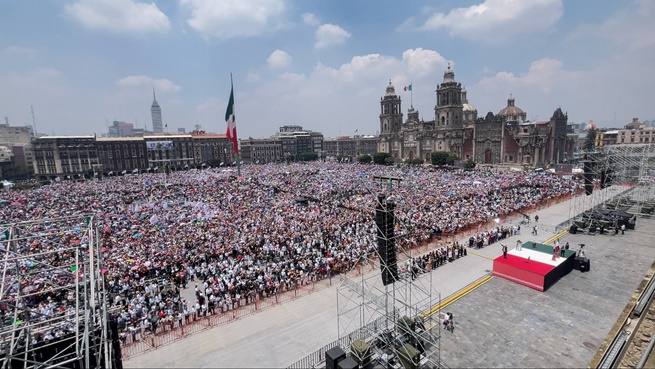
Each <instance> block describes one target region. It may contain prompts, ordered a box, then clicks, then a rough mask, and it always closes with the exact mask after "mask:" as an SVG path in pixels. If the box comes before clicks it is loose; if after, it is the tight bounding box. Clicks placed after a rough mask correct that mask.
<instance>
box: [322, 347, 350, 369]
mask: <svg viewBox="0 0 655 369" xmlns="http://www.w3.org/2000/svg"><path fill="white" fill-rule="evenodd" d="M345 358H346V353H345V352H344V351H343V350H342V349H341V347H339V346H335V347H333V348H331V349H329V350H327V351H325V369H337V365H339V362H340V361H341V360H343V359H345Z"/></svg>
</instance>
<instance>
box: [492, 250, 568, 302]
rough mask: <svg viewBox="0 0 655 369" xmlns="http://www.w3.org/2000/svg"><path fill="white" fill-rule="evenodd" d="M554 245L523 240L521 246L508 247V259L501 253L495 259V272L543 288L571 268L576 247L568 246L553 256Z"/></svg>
mask: <svg viewBox="0 0 655 369" xmlns="http://www.w3.org/2000/svg"><path fill="white" fill-rule="evenodd" d="M554 249H555V248H554V247H553V246H550V245H546V244H542V243H536V244H534V247H533V243H532V242H526V243H524V244H523V246H522V249H521V250H516V249H513V250H509V251H508V252H507V259H505V258H504V257H503V256H502V255H501V256H499V257H497V258H496V259H494V263H493V274H494V275H495V276H498V277H501V278H504V279H507V280H510V281H512V282H516V283H518V284H522V285H524V286H527V287H530V288H534V289H536V290H538V291H545V290H547V289H548V287H550V286H552V285H553V284H554V283H555V282H557V280H558V279H560V278H562V277H563V276H565V275H567V274H568V273H569V272H571V270H573V265H574V260H575V251H572V250H567V251H565V254H564V256H560V257H558V258H557V259H555V260H553V251H554Z"/></svg>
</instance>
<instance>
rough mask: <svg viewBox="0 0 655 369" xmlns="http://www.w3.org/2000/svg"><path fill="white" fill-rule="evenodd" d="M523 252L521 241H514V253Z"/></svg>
mask: <svg viewBox="0 0 655 369" xmlns="http://www.w3.org/2000/svg"><path fill="white" fill-rule="evenodd" d="M522 250H523V242H522V241H521V240H517V241H516V251H522Z"/></svg>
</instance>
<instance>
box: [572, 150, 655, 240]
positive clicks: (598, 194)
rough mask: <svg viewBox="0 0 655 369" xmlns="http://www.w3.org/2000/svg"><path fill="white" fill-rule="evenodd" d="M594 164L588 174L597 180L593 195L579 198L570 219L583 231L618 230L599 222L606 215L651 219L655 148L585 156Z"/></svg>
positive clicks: (573, 205)
mask: <svg viewBox="0 0 655 369" xmlns="http://www.w3.org/2000/svg"><path fill="white" fill-rule="evenodd" d="M584 156H585V158H586V161H587V162H588V163H590V168H589V169H590V171H589V173H588V174H587V175H588V176H589V177H590V178H591V179H592V180H593V185H592V186H593V188H594V190H593V193H592V194H591V195H587V196H585V195H581V196H577V197H575V198H574V199H573V201H572V202H571V207H570V210H569V215H570V216H569V218H570V222H571V223H572V224H575V225H576V226H577V227H578V228H579V229H582V230H585V231H589V230H590V229H591V230H592V231H593V230H594V228H595V226H599V225H603V226H604V227H606V228H607V227H611V226H614V225H613V224H611V223H612V222H611V221H603V222H597V220H598V218H599V216H598V214H599V212H601V213H604V214H611V213H612V212H615V213H618V212H620V211H625V212H629V213H631V214H636V215H646V216H648V215H650V214H652V213H653V209H654V208H655V183H654V181H653V177H654V176H655V145H654V144H629V145H608V146H605V147H604V148H603V150H602V151H595V152H591V153H585V154H584Z"/></svg>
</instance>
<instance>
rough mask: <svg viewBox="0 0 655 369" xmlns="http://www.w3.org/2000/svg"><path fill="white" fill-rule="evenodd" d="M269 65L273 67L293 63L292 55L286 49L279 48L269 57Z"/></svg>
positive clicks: (282, 66)
mask: <svg viewBox="0 0 655 369" xmlns="http://www.w3.org/2000/svg"><path fill="white" fill-rule="evenodd" d="M267 62H268V66H269V67H271V68H284V67H288V66H289V64H291V55H289V54H288V53H287V52H286V51H283V50H280V49H277V50H275V51H273V52H272V53H271V55H270V56H269V57H268V59H267Z"/></svg>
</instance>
